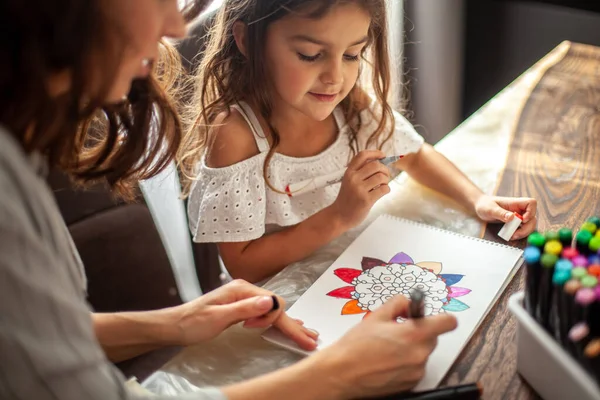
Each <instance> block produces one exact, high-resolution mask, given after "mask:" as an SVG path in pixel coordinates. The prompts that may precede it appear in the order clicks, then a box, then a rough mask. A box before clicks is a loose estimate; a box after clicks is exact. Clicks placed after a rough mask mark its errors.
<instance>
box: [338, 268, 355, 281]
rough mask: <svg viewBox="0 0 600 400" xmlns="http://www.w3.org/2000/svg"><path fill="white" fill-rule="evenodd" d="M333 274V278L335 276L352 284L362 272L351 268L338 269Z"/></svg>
mask: <svg viewBox="0 0 600 400" xmlns="http://www.w3.org/2000/svg"><path fill="white" fill-rule="evenodd" d="M333 273H334V274H335V276H337V277H338V278H340V279H341V280H343V281H344V282H346V283H352V281H353V280H354V278H356V277H357V276H359V275H360V274H362V271H361V270H360V269H353V268H338V269H336V270H335V271H333Z"/></svg>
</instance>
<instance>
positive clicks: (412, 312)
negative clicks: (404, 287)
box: [408, 289, 425, 318]
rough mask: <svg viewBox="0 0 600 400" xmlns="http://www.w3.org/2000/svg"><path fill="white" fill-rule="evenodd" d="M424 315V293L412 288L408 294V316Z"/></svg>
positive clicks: (420, 316)
mask: <svg viewBox="0 0 600 400" xmlns="http://www.w3.org/2000/svg"><path fill="white" fill-rule="evenodd" d="M424 316H425V293H423V291H422V290H421V289H414V290H413V291H412V293H411V294H410V305H409V306H408V317H409V318H423V317H424Z"/></svg>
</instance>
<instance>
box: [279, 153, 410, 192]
mask: <svg viewBox="0 0 600 400" xmlns="http://www.w3.org/2000/svg"><path fill="white" fill-rule="evenodd" d="M363 153H381V152H380V151H368V150H367V151H361V152H360V153H358V155H356V156H355V157H354V159H356V158H357V157H358V156H359V155H361V154H363ZM402 157H404V156H390V157H385V156H384V157H383V158H379V159H377V161H379V163H381V164H382V165H384V166H388V165H390V164H393V163H395V162H396V161H398V160H400V159H401V158H402ZM370 161H374V159H372V158H370V159H368V160H367V162H370ZM348 168H350V165H349V166H348V167H347V168H342V169H340V170H339V171H335V172H332V173H330V174H326V175H321V176H319V177H316V178H309V179H305V180H303V181H301V182H296V183H292V184H290V185H288V186H286V188H285V192H286V193H287V195H288V196H289V197H295V196H300V195H301V194H303V193H307V192H310V191H312V190H316V189H320V188H322V187H326V186H329V185H333V184H335V183H338V182H340V181H342V179H343V178H344V175H345V174H346V171H347V170H348Z"/></svg>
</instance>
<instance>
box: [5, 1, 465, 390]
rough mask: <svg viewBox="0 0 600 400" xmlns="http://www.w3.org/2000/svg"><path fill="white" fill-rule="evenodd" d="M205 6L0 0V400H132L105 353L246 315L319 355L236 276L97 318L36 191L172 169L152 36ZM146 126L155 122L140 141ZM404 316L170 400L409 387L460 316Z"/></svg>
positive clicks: (117, 183)
mask: <svg viewBox="0 0 600 400" xmlns="http://www.w3.org/2000/svg"><path fill="white" fill-rule="evenodd" d="M206 1H207V0H206ZM206 1H205V2H206ZM204 5H205V4H203V2H201V1H196V2H190V3H188V4H187V5H186V7H185V9H184V10H183V11H182V10H180V9H179V8H178V1H177V0H89V1H79V0H53V1H47V0H46V1H42V0H28V1H22V0H3V1H2V2H1V3H0V23H1V24H2V26H3V28H4V35H2V36H1V37H0V318H1V319H0V353H1V354H2V359H1V361H0V398H2V399H36V400H45V399H60V400H63V399H64V400H70V399H77V400H80V399H88V400H93V399H103V400H111V399H128V398H131V396H130V395H129V394H128V393H127V391H126V389H125V387H124V385H123V377H122V376H121V375H120V374H119V373H118V372H117V371H116V370H115V369H114V367H113V366H112V365H111V364H110V362H109V361H108V358H110V359H112V360H121V359H125V358H128V357H133V356H135V355H137V354H140V353H143V352H145V351H148V350H150V349H153V348H157V347H160V346H162V345H172V344H181V345H187V344H192V343H196V342H199V341H204V340H209V339H210V338H212V337H214V336H216V335H218V334H219V333H220V332H221V331H222V330H224V329H225V328H227V327H228V326H230V325H232V324H234V323H237V322H240V321H245V324H246V326H248V327H266V326H269V325H271V324H273V325H275V326H277V327H278V328H280V329H281V330H282V331H284V332H285V333H286V334H287V335H289V336H290V337H292V338H293V339H294V340H296V341H297V342H298V343H299V344H300V345H301V346H303V347H304V348H307V349H311V348H314V347H315V345H316V344H315V339H316V334H315V333H313V332H311V331H310V330H308V329H306V328H304V327H302V325H301V324H300V323H298V322H296V321H294V320H292V319H290V318H289V317H288V316H287V315H286V314H285V313H284V312H283V311H282V308H283V307H279V308H278V307H276V306H277V303H278V301H277V300H276V298H275V297H272V294H271V293H269V292H267V291H265V290H263V289H260V288H257V287H255V286H252V285H250V284H247V283H245V282H237V281H236V282H233V283H232V284H229V285H226V286H224V287H222V288H220V289H218V290H215V291H214V292H211V293H209V294H207V295H205V296H202V297H200V298H198V299H196V300H195V301H193V302H190V303H188V304H185V305H183V306H180V307H175V308H172V309H166V310H160V311H155V312H147V313H125V314H102V315H93V314H92V313H91V312H90V310H89V308H88V305H87V303H86V301H85V276H84V272H83V268H82V266H81V263H80V260H79V257H78V256H77V253H76V250H75V248H74V246H73V245H72V241H71V239H70V237H69V234H68V231H67V229H66V227H65V226H64V223H63V221H62V218H61V216H60V213H59V212H58V210H57V207H56V204H55V203H54V201H53V198H52V194H51V192H50V191H49V189H48V187H47V185H46V183H45V179H44V174H45V171H46V170H47V168H48V167H57V168H60V169H62V170H64V171H65V172H67V173H69V174H71V175H72V176H73V177H74V178H76V179H79V180H81V181H83V182H88V181H94V180H104V181H106V182H107V183H108V184H110V185H111V186H112V187H113V188H114V189H115V190H116V191H117V192H118V193H120V194H122V195H124V196H126V197H127V196H131V192H132V187H133V185H135V183H136V181H137V180H139V179H144V178H148V177H150V176H153V175H155V174H156V173H158V172H159V171H160V170H161V168H163V167H164V166H165V165H167V163H168V162H169V161H170V160H171V159H172V158H173V155H174V153H175V151H176V149H177V147H178V144H179V141H180V134H181V127H180V122H179V120H178V117H177V115H176V113H175V111H174V107H173V105H172V103H173V101H174V100H175V98H174V96H173V94H172V93H170V92H169V91H168V90H165V89H164V88H169V87H175V85H174V84H175V83H176V79H177V74H176V72H177V71H174V70H173V69H172V68H171V67H172V65H171V64H172V61H173V60H174V57H173V55H172V53H171V52H170V51H169V50H168V47H167V46H166V45H162V44H161V40H162V39H163V38H179V37H182V36H183V35H184V34H185V21H186V20H190V19H191V18H193V17H194V16H195V15H196V14H197V13H198V12H199V11H200V10H201V9H202V8H203V6H204ZM159 56H160V57H159ZM159 60H162V61H161V62H159ZM169 60H170V61H169ZM155 63H156V64H157V65H154V64H155ZM156 71H159V72H160V75H161V76H160V77H159V76H158V75H157V73H156ZM152 124H154V125H157V126H158V128H157V129H154V128H153V131H154V133H153V135H152V136H150V133H149V132H150V126H151V125H152ZM90 126H91V128H90ZM279 302H281V300H280V299H279ZM405 311H406V301H405V300H404V299H403V298H397V299H393V300H392V301H389V302H388V303H387V304H386V305H384V306H383V307H381V308H380V309H379V310H378V311H377V312H375V313H373V315H372V317H371V318H369V319H368V320H365V322H364V323H362V324H360V325H359V326H357V327H356V328H355V329H353V330H352V331H350V332H349V333H348V334H347V335H346V336H345V337H344V338H343V339H341V340H340V341H339V342H338V343H336V344H335V345H333V346H331V347H329V348H327V349H325V350H323V351H320V352H318V353H317V354H316V355H314V356H312V357H308V358H307V359H305V360H303V361H301V362H299V363H297V364H296V365H294V366H292V367H289V368H286V369H282V370H279V371H276V372H274V373H272V374H268V375H265V376H263V377H259V378H256V379H254V380H251V381H247V382H242V383H239V384H235V385H231V386H228V387H225V388H222V389H214V388H212V389H206V390H204V391H202V392H198V393H190V394H188V395H184V396H179V397H173V398H174V399H176V398H179V399H223V398H230V399H244V398H260V399H278V398H282V397H283V396H286V398H288V399H295V398H302V399H311V398H327V399H337V398H339V399H346V398H355V397H357V396H358V397H360V396H367V395H376V394H383V393H388V392H392V391H400V390H406V389H409V388H410V387H412V386H413V385H414V384H415V383H416V382H417V381H418V380H419V379H420V378H421V377H422V375H423V373H424V365H425V362H426V360H427V358H428V356H429V354H430V353H431V351H432V350H433V348H434V347H435V344H436V338H437V336H438V335H440V334H442V333H444V332H447V331H449V330H452V329H454V327H455V325H456V321H455V320H454V319H453V318H452V317H451V316H439V317H432V318H427V319H425V320H421V321H410V322H409V323H405V324H397V323H396V322H395V320H396V317H397V316H398V315H402V314H404V313H405ZM103 350H104V351H103ZM348 365H352V366H353V368H351V369H349V368H347V366H348ZM306 382H310V383H311V384H310V385H306Z"/></svg>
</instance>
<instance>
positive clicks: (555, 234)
mask: <svg viewBox="0 0 600 400" xmlns="http://www.w3.org/2000/svg"><path fill="white" fill-rule="evenodd" d="M546 240H547V241H548V242H549V241H551V240H559V237H558V232H556V231H548V232H546Z"/></svg>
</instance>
